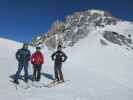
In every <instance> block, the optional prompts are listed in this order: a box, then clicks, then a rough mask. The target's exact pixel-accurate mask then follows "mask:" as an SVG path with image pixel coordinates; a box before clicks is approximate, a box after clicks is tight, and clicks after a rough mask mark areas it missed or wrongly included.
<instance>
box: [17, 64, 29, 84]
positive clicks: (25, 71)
mask: <svg viewBox="0 0 133 100" xmlns="http://www.w3.org/2000/svg"><path fill="white" fill-rule="evenodd" d="M23 68H24V73H25V75H24V78H25V82H27V81H28V63H19V64H18V71H17V72H16V77H15V80H18V79H19V77H20V73H21V71H22V69H23Z"/></svg>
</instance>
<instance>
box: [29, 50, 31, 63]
mask: <svg viewBox="0 0 133 100" xmlns="http://www.w3.org/2000/svg"><path fill="white" fill-rule="evenodd" d="M30 59H31V53H30V51H28V61H30Z"/></svg>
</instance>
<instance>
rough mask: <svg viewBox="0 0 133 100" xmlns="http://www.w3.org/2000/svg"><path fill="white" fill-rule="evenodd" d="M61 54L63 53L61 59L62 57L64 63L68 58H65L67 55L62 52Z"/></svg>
mask: <svg viewBox="0 0 133 100" xmlns="http://www.w3.org/2000/svg"><path fill="white" fill-rule="evenodd" d="M62 53H63V57H64V59H63V62H65V61H66V60H67V58H68V57H67V55H66V54H65V53H64V52H62Z"/></svg>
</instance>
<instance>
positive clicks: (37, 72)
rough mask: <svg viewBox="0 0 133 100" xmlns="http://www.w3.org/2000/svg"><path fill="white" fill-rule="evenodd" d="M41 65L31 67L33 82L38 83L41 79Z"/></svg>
mask: <svg viewBox="0 0 133 100" xmlns="http://www.w3.org/2000/svg"><path fill="white" fill-rule="evenodd" d="M41 69H42V64H34V65H33V77H32V78H33V81H40V79H41Z"/></svg>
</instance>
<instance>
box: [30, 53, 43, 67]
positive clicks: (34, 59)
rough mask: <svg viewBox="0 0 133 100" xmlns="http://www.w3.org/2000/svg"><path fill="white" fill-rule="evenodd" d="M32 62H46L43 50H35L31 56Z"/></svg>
mask: <svg viewBox="0 0 133 100" xmlns="http://www.w3.org/2000/svg"><path fill="white" fill-rule="evenodd" d="M31 63H32V64H43V63H44V57H43V54H42V53H41V52H35V53H33V54H32V56H31Z"/></svg>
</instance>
